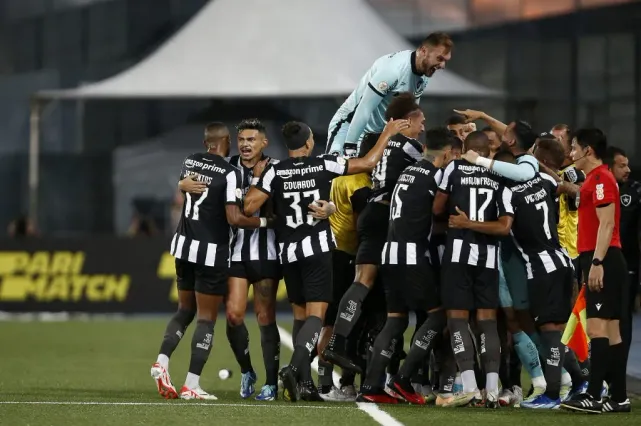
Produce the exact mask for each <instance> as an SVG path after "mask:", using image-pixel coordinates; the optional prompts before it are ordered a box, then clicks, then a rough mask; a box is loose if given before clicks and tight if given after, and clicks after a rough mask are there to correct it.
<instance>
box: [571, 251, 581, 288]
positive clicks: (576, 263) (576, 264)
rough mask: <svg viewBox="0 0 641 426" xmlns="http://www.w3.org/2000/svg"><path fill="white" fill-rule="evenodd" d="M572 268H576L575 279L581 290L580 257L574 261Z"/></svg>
mask: <svg viewBox="0 0 641 426" xmlns="http://www.w3.org/2000/svg"><path fill="white" fill-rule="evenodd" d="M572 266H573V267H574V279H575V280H576V281H577V283H579V289H580V288H581V284H582V280H581V264H580V262H579V256H577V257H575V258H574V259H572Z"/></svg>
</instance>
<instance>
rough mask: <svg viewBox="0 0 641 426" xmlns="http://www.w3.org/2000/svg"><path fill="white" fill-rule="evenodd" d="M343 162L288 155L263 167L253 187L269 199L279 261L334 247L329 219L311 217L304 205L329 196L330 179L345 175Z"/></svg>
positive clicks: (295, 259) (334, 158) (321, 156)
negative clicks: (272, 212) (290, 156)
mask: <svg viewBox="0 0 641 426" xmlns="http://www.w3.org/2000/svg"><path fill="white" fill-rule="evenodd" d="M347 164H348V160H347V159H345V158H342V157H335V156H333V155H320V156H318V157H294V158H288V159H287V160H283V161H281V162H279V163H277V164H269V165H268V166H267V167H266V168H265V171H264V172H263V175H262V176H261V177H260V180H259V181H258V184H257V185H256V188H257V189H259V190H261V191H263V192H265V193H266V194H269V195H270V196H271V199H272V201H273V206H274V214H275V215H276V226H275V229H276V238H277V241H278V246H279V257H280V261H281V263H293V262H296V261H297V260H298V259H302V258H304V257H309V256H313V255H315V254H320V253H325V252H329V251H330V250H333V249H334V248H335V247H336V243H335V242H334V236H333V234H332V230H331V228H330V225H329V220H318V219H314V218H313V217H312V216H311V214H310V210H309V208H308V206H309V205H310V204H311V203H313V202H315V201H318V200H328V199H329V192H330V189H331V185H332V179H334V178H336V177H338V176H343V175H345V174H346V173H347Z"/></svg>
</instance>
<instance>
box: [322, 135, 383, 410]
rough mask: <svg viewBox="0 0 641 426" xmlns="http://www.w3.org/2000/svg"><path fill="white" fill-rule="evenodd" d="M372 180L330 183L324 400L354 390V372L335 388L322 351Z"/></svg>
mask: <svg viewBox="0 0 641 426" xmlns="http://www.w3.org/2000/svg"><path fill="white" fill-rule="evenodd" d="M372 147H373V145H369V146H368V143H364V144H361V147H360V149H359V152H358V156H359V157H363V156H365V155H366V154H367V153H368V152H369V150H370V149H371V148H372ZM371 185H372V180H371V177H370V175H369V174H367V173H359V174H355V175H348V176H341V177H338V178H336V179H334V180H332V188H331V191H330V199H331V200H332V202H334V204H335V205H336V212H335V213H334V214H333V215H331V216H330V217H329V224H330V226H331V228H332V233H333V234H334V238H335V239H336V248H335V249H334V251H333V252H332V268H333V270H332V279H333V290H332V294H333V296H332V302H331V303H330V304H329V305H328V307H327V312H326V313H325V321H324V323H323V330H322V332H321V337H320V339H319V341H318V353H319V354H320V356H319V360H318V388H319V394H320V395H321V397H322V398H323V399H324V400H325V401H354V400H355V399H356V390H355V389H354V385H353V378H354V376H353V373H352V372H349V371H347V370H345V371H343V375H342V378H341V387H340V388H336V387H335V386H334V380H333V371H334V365H333V364H331V363H329V362H327V361H325V359H324V357H323V355H322V354H323V351H324V350H325V347H326V346H327V343H328V342H329V339H330V337H331V335H332V333H333V332H334V323H335V321H336V315H337V313H338V303H339V302H340V300H341V299H342V297H343V295H344V294H345V292H346V291H347V289H348V288H349V286H350V285H351V284H352V282H353V281H354V276H355V274H356V268H355V264H354V262H355V261H356V252H357V250H358V235H357V233H356V223H357V221H358V215H359V213H361V212H362V211H363V209H364V208H365V206H366V205H367V199H368V197H369V194H370V187H371Z"/></svg>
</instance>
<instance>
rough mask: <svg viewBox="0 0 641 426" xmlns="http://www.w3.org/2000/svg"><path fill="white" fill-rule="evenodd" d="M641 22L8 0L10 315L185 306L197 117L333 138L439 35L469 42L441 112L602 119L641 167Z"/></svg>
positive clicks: (381, 1) (532, 4) (433, 95)
mask: <svg viewBox="0 0 641 426" xmlns="http://www.w3.org/2000/svg"><path fill="white" fill-rule="evenodd" d="M639 22H641V2H638V1H626V0H446V1H444V0H269V1H267V0H211V1H207V0H2V1H0V194H1V196H0V226H2V229H1V231H2V233H4V234H5V236H6V237H7V238H4V239H2V240H1V241H2V243H1V246H0V248H1V250H0V278H1V281H0V311H12V310H13V311H39V310H43V309H44V310H51V311H60V310H66V311H92V312H93V311H102V312H113V311H116V312H140V311H145V312H156V311H169V310H173V309H174V307H173V306H174V305H173V301H174V298H175V293H174V292H175V287H174V286H173V279H174V271H173V263H172V262H173V261H172V258H171V256H169V255H168V253H167V252H166V250H167V248H168V243H169V238H170V236H171V234H172V233H173V231H174V229H175V226H176V223H177V220H178V218H179V217H180V211H181V203H182V197H181V196H180V194H178V193H177V192H176V182H177V177H178V174H179V170H180V164H181V162H182V160H183V158H184V157H185V156H186V155H188V154H189V153H191V152H194V151H199V150H201V149H202V144H201V141H202V129H203V126H204V125H205V124H206V123H207V122H209V121H224V122H226V123H227V124H228V125H229V126H230V127H233V126H234V125H235V124H236V123H238V122H239V121H240V120H241V119H243V118H249V117H257V118H259V119H261V120H262V121H263V122H264V123H265V124H266V125H267V127H268V136H269V139H270V141H271V144H270V147H269V148H268V152H269V153H270V154H271V155H273V156H276V157H279V156H283V155H285V150H284V149H283V147H282V145H281V143H280V141H279V138H278V134H279V129H280V127H281V126H282V125H283V124H284V123H285V122H287V121H289V120H292V119H297V120H303V121H305V122H307V123H309V124H310V126H311V127H312V128H313V131H314V133H315V135H316V141H317V146H318V150H319V151H322V150H323V149H324V147H323V144H324V142H325V140H326V137H327V127H328V124H329V121H330V119H331V117H332V115H333V114H334V112H335V111H336V109H337V107H338V106H339V105H340V104H341V103H342V102H343V101H344V99H345V97H346V96H347V95H348V94H349V92H350V91H351V90H352V89H353V88H355V87H356V83H357V81H358V80H359V79H360V77H361V76H362V75H363V74H364V73H365V71H366V70H367V68H368V67H369V66H370V65H371V63H372V62H373V61H374V60H375V59H376V58H378V57H379V56H382V55H384V54H388V53H391V52H393V51H397V50H402V49H411V48H413V47H415V46H416V45H417V44H418V43H419V42H420V41H421V40H422V39H423V38H424V37H425V36H426V35H427V34H428V33H430V32H433V31H437V30H443V31H447V32H449V33H451V34H452V36H453V38H454V40H455V43H456V45H455V49H454V52H453V59H452V60H451V62H450V63H448V69H447V70H446V71H443V72H439V73H437V76H435V77H434V78H433V80H432V81H431V82H430V84H429V85H428V88H427V90H426V93H425V96H424V99H423V100H422V102H421V106H422V108H423V109H424V111H425V113H426V117H427V126H436V125H444V124H445V120H446V119H447V118H448V117H449V116H450V115H451V114H452V109H453V108H459V109H465V108H472V109H480V110H484V111H486V112H487V113H489V114H490V115H492V116H495V117H497V118H499V119H502V120H504V121H509V120H512V119H515V118H517V117H518V118H522V119H525V120H528V121H529V122H531V123H532V125H533V126H534V127H535V129H536V130H538V131H544V130H548V129H550V128H551V126H553V125H554V124H557V123H567V124H570V125H571V126H579V125H595V126H598V127H600V128H602V129H603V130H605V131H606V132H607V133H608V135H609V139H610V140H611V141H612V143H614V144H616V145H618V146H620V147H622V148H624V149H625V150H626V151H627V152H628V155H629V157H630V159H631V161H632V164H633V166H638V165H639V164H638V163H639V160H638V159H637V158H636V155H635V154H636V146H637V144H636V141H637V139H638V138H639V136H641V120H639V114H640V113H641V27H640V26H639ZM234 138H235V131H232V140H234ZM234 145H235V143H232V151H233V152H234V151H235V146H234ZM25 236H27V237H29V236H37V237H38V238H37V239H34V238H26V239H25V238H21V237H25ZM159 286H160V287H159ZM150 288H151V289H158V288H162V291H159V292H158V291H156V292H153V291H152V293H157V294H158V298H157V300H155V299H154V300H150V299H149V294H150V292H149V289H150ZM282 290H283V292H284V288H283V289H282ZM282 298H284V294H281V299H282ZM285 306H286V305H285Z"/></svg>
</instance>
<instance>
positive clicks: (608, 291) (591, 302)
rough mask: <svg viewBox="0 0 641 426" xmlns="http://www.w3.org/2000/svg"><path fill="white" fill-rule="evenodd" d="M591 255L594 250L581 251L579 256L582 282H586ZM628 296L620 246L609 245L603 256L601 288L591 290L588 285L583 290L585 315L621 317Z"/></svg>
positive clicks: (602, 317) (625, 271)
mask: <svg viewBox="0 0 641 426" xmlns="http://www.w3.org/2000/svg"><path fill="white" fill-rule="evenodd" d="M593 257H594V252H593V251H589V252H583V253H581V255H580V258H579V263H580V266H581V273H582V275H583V282H584V283H586V284H587V282H588V277H589V276H590V268H591V267H592V258H593ZM628 297H630V296H629V291H628V267H627V265H626V263H625V258H624V257H623V253H622V252H621V249H620V248H618V247H610V248H608V251H607V253H606V254H605V257H604V258H603V288H602V289H601V291H592V290H590V287H589V286H588V287H587V288H586V290H585V304H586V313H587V317H588V318H601V319H606V320H617V319H621V316H622V314H623V306H625V305H626V304H627V303H628Z"/></svg>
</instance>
